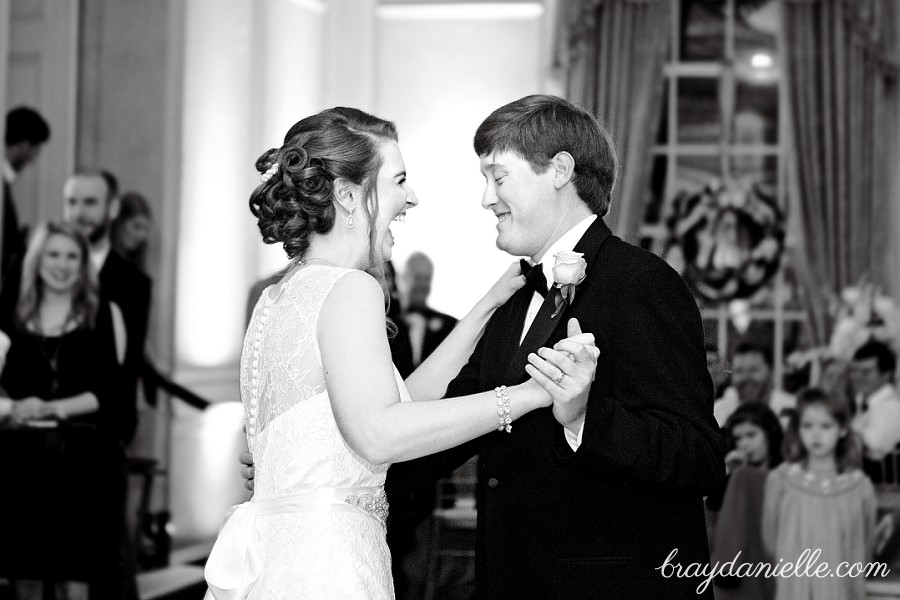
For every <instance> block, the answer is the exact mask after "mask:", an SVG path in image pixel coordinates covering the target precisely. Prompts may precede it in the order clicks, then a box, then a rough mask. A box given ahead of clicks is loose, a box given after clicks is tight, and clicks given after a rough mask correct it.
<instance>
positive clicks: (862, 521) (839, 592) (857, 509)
mask: <svg viewBox="0 0 900 600" xmlns="http://www.w3.org/2000/svg"><path fill="white" fill-rule="evenodd" d="M785 461H786V462H785V463H784V464H782V465H781V466H779V467H778V468H776V469H775V470H774V471H772V472H771V473H770V474H769V477H768V479H767V480H766V491H765V500H764V509H763V540H764V541H765V544H766V548H767V550H768V551H769V552H770V553H771V554H772V557H773V559H774V560H775V561H776V563H777V561H779V560H781V561H784V562H788V561H792V562H796V561H798V560H802V558H803V553H804V551H806V552H807V554H808V553H809V552H812V551H816V550H818V551H820V554H819V555H818V556H816V557H815V558H814V560H815V562H816V563H825V564H827V565H830V566H831V568H832V569H836V568H837V566H838V565H840V564H841V563H842V562H847V563H849V564H854V563H862V564H865V563H867V562H869V561H870V560H871V558H872V547H873V540H874V537H875V535H874V534H875V509H876V500H875V490H874V488H873V487H872V482H871V481H869V478H868V477H866V476H865V475H864V474H863V472H862V471H861V470H860V469H859V468H858V464H859V448H858V443H857V440H855V439H854V434H853V431H852V429H851V428H850V409H849V406H847V404H846V403H844V402H842V401H841V400H840V399H838V398H836V397H834V396H831V395H829V394H828V393H826V392H825V391H823V390H821V389H819V388H808V389H806V390H803V391H802V392H801V393H800V394H799V396H798V398H797V414H796V416H795V417H794V418H792V419H791V423H790V427H789V429H788V431H787V434H786V438H785ZM845 575H846V576H844V577H836V576H834V577H824V578H822V577H817V576H815V575H812V574H803V573H794V574H793V576H791V577H778V578H777V579H776V583H775V586H776V593H775V597H776V598H778V599H785V600H787V599H794V598H808V599H810V600H833V599H834V598H865V597H866V589H865V587H866V580H865V576H864V575H863V574H862V573H860V574H858V575H857V576H852V574H845Z"/></svg>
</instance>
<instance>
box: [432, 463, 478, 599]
mask: <svg viewBox="0 0 900 600" xmlns="http://www.w3.org/2000/svg"><path fill="white" fill-rule="evenodd" d="M477 461H478V457H477V456H475V457H473V458H472V459H470V460H469V461H468V462H466V463H465V464H464V465H462V466H461V467H459V468H458V469H456V470H455V471H454V472H453V473H452V474H451V475H450V477H447V478H444V479H442V480H440V481H439V482H438V483H437V494H436V500H435V509H434V513H433V514H432V521H431V536H430V540H429V549H428V577H427V580H426V583H425V600H434V599H435V598H436V597H437V596H436V594H437V591H438V584H439V583H440V582H439V579H440V577H441V567H442V565H443V561H444V559H445V558H454V557H456V558H458V557H464V558H470V559H473V558H474V557H475V529H476V524H477V517H478V513H477V511H476V508H475V484H476V479H477V475H476V474H477V464H478V463H477Z"/></svg>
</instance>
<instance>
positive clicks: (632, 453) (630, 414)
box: [388, 96, 724, 600]
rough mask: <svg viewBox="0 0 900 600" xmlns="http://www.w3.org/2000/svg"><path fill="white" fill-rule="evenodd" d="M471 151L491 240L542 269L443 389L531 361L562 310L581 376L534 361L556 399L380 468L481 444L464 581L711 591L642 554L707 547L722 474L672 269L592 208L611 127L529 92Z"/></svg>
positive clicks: (693, 326)
mask: <svg viewBox="0 0 900 600" xmlns="http://www.w3.org/2000/svg"><path fill="white" fill-rule="evenodd" d="M475 151H476V153H477V154H478V156H479V157H480V159H481V172H482V175H484V178H485V180H486V185H485V191H484V196H483V197H482V205H483V206H484V208H486V209H487V210H490V211H492V212H493V213H494V214H495V215H496V217H497V246H498V247H499V248H500V249H502V250H504V251H506V252H508V253H509V254H512V255H513V256H529V257H531V258H532V261H533V262H534V263H535V264H537V263H540V265H539V266H537V267H535V268H536V269H540V273H542V274H543V275H544V276H545V277H546V280H547V281H548V282H549V283H550V289H549V293H548V294H547V295H546V299H544V297H542V294H541V292H537V291H535V290H534V288H540V284H539V283H538V284H536V285H534V286H526V287H524V288H522V289H521V290H520V291H519V292H518V293H517V294H516V295H514V296H513V297H512V298H511V299H510V300H509V301H508V302H507V303H506V304H505V305H504V306H502V307H501V308H500V309H498V310H497V312H496V313H495V314H494V317H493V318H492V319H491V321H490V322H489V323H488V325H487V328H486V330H485V333H484V336H483V337H482V339H481V341H480V342H479V344H478V346H477V347H476V349H475V352H474V353H473V354H472V356H471V358H470V359H469V362H468V364H467V365H466V366H465V367H463V369H462V371H461V372H460V374H459V375H458V376H457V377H456V379H454V380H453V381H452V382H451V383H450V386H449V388H448V393H447V396H463V395H466V394H473V393H477V392H482V391H485V390H492V389H494V388H495V387H496V386H499V385H504V384H505V385H513V384H516V383H519V382H521V381H523V380H524V379H526V378H527V377H528V376H529V374H535V371H534V369H533V368H532V367H529V369H528V373H526V365H527V364H528V362H529V359H528V356H529V354H530V353H533V352H535V351H536V350H537V349H539V348H540V347H542V346H545V347H552V346H553V345H554V344H555V343H556V342H558V341H559V340H561V339H562V338H564V337H566V336H567V335H569V334H571V333H577V331H576V332H567V322H568V321H569V319H571V318H576V319H578V323H580V324H581V328H582V329H583V330H584V331H586V332H590V333H593V334H594V336H595V338H596V344H597V347H598V348H599V349H600V359H599V362H598V364H597V371H596V379H595V381H594V384H593V386H592V388H591V390H590V394H589V395H588V396H587V397H586V398H584V397H583V398H581V399H580V400H578V399H574V400H571V399H569V398H568V397H567V395H566V381H565V376H563V375H561V374H550V376H549V377H541V375H539V374H538V375H537V376H536V378H538V379H539V381H541V382H542V384H543V385H544V386H545V387H546V388H547V389H548V391H550V393H551V394H552V395H553V396H554V401H555V406H554V408H553V409H550V408H547V409H543V410H537V411H534V412H532V413H530V414H528V415H526V416H524V417H522V418H520V419H519V420H518V421H516V423H515V426H514V427H513V430H512V432H511V433H506V432H494V433H491V434H489V435H486V436H484V437H482V438H480V439H476V440H474V441H472V442H470V443H468V444H465V445H464V446H460V447H458V448H455V449H452V450H448V451H446V452H443V453H441V454H438V455H434V456H431V457H425V458H422V459H418V460H414V461H409V462H407V463H398V464H395V465H394V466H392V467H391V469H390V470H389V472H388V486H404V485H411V484H412V483H411V482H415V481H417V480H418V481H422V480H423V479H424V478H425V477H426V476H427V475H429V474H430V475H436V474H440V473H446V472H447V470H448V469H449V468H452V467H454V466H456V465H458V464H462V463H463V462H464V461H465V460H467V459H468V458H469V457H471V456H472V455H473V454H475V453H478V454H479V461H478V532H477V548H476V574H475V587H476V595H477V597H478V598H479V599H485V600H487V599H491V600H497V599H504V598H509V599H523V598H540V599H543V600H546V599H548V598H567V599H585V600H587V599H591V600H596V599H602V600H611V599H617V598H622V599H631V598H641V599H653V598H659V599H663V598H665V599H669V598H694V597H705V598H711V597H712V590H711V587H712V586H709V587H708V588H707V590H706V594H705V595H701V594H697V592H696V587H697V585H698V584H699V583H700V581H701V580H700V579H689V578H687V579H679V578H677V577H671V576H670V577H668V578H667V577H665V576H664V575H671V572H672V569H671V568H666V569H657V567H661V566H662V565H663V563H664V562H665V560H666V557H667V556H668V555H669V554H670V553H671V552H672V551H673V550H675V549H677V551H678V552H677V555H676V557H675V558H674V559H673V560H672V563H675V562H677V563H680V564H681V565H683V567H684V568H687V566H688V565H689V563H701V565H705V564H706V563H708V562H709V551H708V548H707V540H706V528H705V521H704V512H703V503H702V498H703V496H704V495H705V494H706V493H708V492H709V491H710V490H711V489H713V488H714V487H716V485H717V484H719V483H720V482H721V480H722V478H723V476H724V464H723V449H722V442H721V438H720V436H719V433H718V427H717V425H716V422H715V420H714V419H713V412H712V406H713V387H712V381H711V379H710V376H709V372H708V371H707V368H706V356H705V351H704V345H703V329H702V324H701V320H700V314H699V311H698V310H697V306H696V304H695V302H694V299H693V297H692V296H691V294H690V293H689V292H688V290H687V288H686V286H685V285H684V283H683V281H682V280H681V278H680V276H679V275H678V274H677V273H676V272H675V271H674V270H672V269H671V268H669V266H668V265H667V264H666V263H665V262H664V261H662V260H661V259H659V258H658V257H657V256H655V255H653V254H651V253H649V252H645V251H643V250H641V249H639V248H636V247H634V246H632V245H629V244H627V243H625V242H623V241H622V240H620V239H619V238H617V237H615V236H613V235H611V233H610V230H609V228H607V226H606V225H605V224H604V222H603V221H602V219H601V218H600V217H602V216H603V215H605V214H606V213H607V212H608V210H609V204H610V194H611V191H612V187H613V184H614V181H615V172H616V158H615V154H614V150H613V147H612V144H611V142H610V140H609V136H608V135H607V134H606V132H604V131H603V130H602V129H601V127H600V126H599V125H598V124H597V122H596V120H595V119H594V118H593V117H592V116H591V115H590V114H588V113H587V112H585V111H583V110H581V109H579V108H577V107H575V106H573V105H571V104H570V103H568V102H566V101H565V100H562V99H560V98H556V97H553V96H528V97H525V98H522V99H520V100H517V101H515V102H512V103H510V104H507V105H506V106H503V107H501V108H499V109H497V110H496V111H494V112H493V113H492V114H491V115H490V116H489V117H488V118H487V119H485V121H484V122H483V123H482V124H481V126H480V127H479V128H478V131H477V132H476V133H475ZM564 251H574V252H578V253H581V254H583V259H584V261H585V263H586V265H585V266H586V278H585V279H584V280H583V281H581V282H580V283H579V284H578V285H577V286H575V287H574V298H573V299H571V298H570V299H571V302H566V301H564V300H561V299H559V296H560V295H561V293H560V292H559V291H557V289H556V288H555V287H554V286H553V282H554V279H553V272H554V269H553V267H554V262H555V261H554V254H556V253H558V252H564ZM565 270H566V269H564V268H562V267H561V268H559V269H557V270H556V271H557V273H558V274H560V275H564V271H565ZM528 279H529V282H532V281H533V280H535V279H539V277H536V276H529V277H528ZM569 281H570V280H564V281H562V282H561V283H568V282H569ZM571 281H573V282H574V281H577V277H576V279H574V280H571ZM542 291H543V290H542ZM542 352H543V351H542ZM559 377H562V379H561V380H559V383H558V384H557V383H556V380H557V379H559Z"/></svg>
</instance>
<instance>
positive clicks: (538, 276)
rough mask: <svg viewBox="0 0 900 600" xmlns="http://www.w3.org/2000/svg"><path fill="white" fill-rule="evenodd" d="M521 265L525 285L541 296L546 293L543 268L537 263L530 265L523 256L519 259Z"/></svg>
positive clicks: (545, 279) (545, 278)
mask: <svg viewBox="0 0 900 600" xmlns="http://www.w3.org/2000/svg"><path fill="white" fill-rule="evenodd" d="M519 264H520V265H521V267H522V275H524V276H525V287H529V288H531V289H532V290H534V291H535V292H537V293H538V294H540V295H541V296H546V295H547V277H546V276H545V275H544V269H543V268H542V267H541V264H540V263H538V264H536V265H534V266H531V265H530V264H529V263H528V261H527V260H525V259H524V258H523V259H521V260H520V261H519Z"/></svg>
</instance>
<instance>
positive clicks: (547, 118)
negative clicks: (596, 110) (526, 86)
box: [474, 94, 617, 217]
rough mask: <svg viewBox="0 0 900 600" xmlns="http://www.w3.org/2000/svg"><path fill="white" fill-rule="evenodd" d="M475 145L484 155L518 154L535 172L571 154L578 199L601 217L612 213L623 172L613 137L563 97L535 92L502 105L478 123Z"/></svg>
mask: <svg viewBox="0 0 900 600" xmlns="http://www.w3.org/2000/svg"><path fill="white" fill-rule="evenodd" d="M474 146H475V152H476V153H477V154H478V156H487V155H488V154H490V153H492V152H505V151H511V152H514V153H515V154H517V155H518V156H520V157H522V158H523V159H524V160H526V161H528V163H529V165H531V169H532V171H534V172H535V173H543V172H544V171H546V170H547V167H549V166H550V159H552V158H553V157H554V156H556V155H557V154H558V153H560V152H568V153H569V154H571V155H572V158H573V159H575V177H574V179H573V183H574V185H575V191H576V192H578V197H579V198H581V199H582V200H583V201H584V203H585V204H587V205H588V207H589V208H590V209H591V211H592V212H594V213H596V214H597V215H600V216H601V217H603V216H606V213H608V212H609V205H610V202H612V190H613V186H614V185H615V182H616V170H617V162H616V150H615V147H614V146H613V142H612V138H611V137H610V135H609V132H607V131H606V129H604V128H603V127H602V126H601V125H600V124H599V123H598V122H597V119H595V118H594V117H593V116H592V115H591V114H590V113H588V112H587V111H585V110H582V109H581V108H578V107H577V106H575V105H574V104H571V103H569V102H567V101H565V100H563V99H562V98H557V97H556V96H547V95H541V94H535V95H532V96H526V97H524V98H520V99H519V100H516V101H515V102H510V103H509V104H506V105H505V106H501V107H500V108H498V109H497V110H495V111H494V112H492V113H491V114H490V115H489V116H488V118H487V119H485V120H484V122H482V123H481V125H479V126H478V131H476V132H475V140H474Z"/></svg>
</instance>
